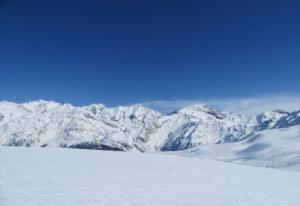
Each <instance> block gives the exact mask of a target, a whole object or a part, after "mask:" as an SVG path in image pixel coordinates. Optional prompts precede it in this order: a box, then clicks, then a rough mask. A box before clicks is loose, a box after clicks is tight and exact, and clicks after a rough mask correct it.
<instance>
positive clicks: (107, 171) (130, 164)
mask: <svg viewBox="0 0 300 206" xmlns="http://www.w3.org/2000/svg"><path fill="white" fill-rule="evenodd" d="M0 165H1V167H0V205H1V206H20V205H22V206H34V205H43V206H53V205H55V206H77V205H78V206H79V205H80V206H99V205H111V206H123V205H124V206H125V205H130V206H135V205H136V206H140V205H145V206H146V205H148V206H160V205H163V206H174V205H177V206H181V205H182V206H183V205H189V206H207V205H209V206H254V205H262V206H264V205H266V206H267V205H268V206H269V205H276V206H298V205H299V202H300V173H296V172H286V171H280V170H273V169H266V168H256V167H248V166H240V165H236V164H230V163H222V162H215V161H209V160H200V159H196V158H183V157H178V156H168V155H162V154H160V155H159V154H157V155H155V154H141V153H121V152H108V151H91V150H72V149H69V150H65V149H54V148H12V147H0Z"/></svg>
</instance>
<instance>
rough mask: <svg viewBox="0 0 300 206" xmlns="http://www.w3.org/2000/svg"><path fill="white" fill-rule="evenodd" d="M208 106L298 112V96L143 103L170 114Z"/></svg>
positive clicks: (252, 111)
mask: <svg viewBox="0 0 300 206" xmlns="http://www.w3.org/2000/svg"><path fill="white" fill-rule="evenodd" d="M198 103H201V104H208V105H210V106H212V107H215V108H219V109H222V110H225V111H230V112H235V113H241V114H246V115H256V114H259V113H262V112H265V111H270V110H274V109H283V110H286V111H293V110H300V95H271V96H270V95H269V96H261V97H250V98H226V99H210V100H170V101H168V100H156V101H150V102H145V103H143V104H144V105H145V106H147V107H150V108H153V109H155V110H158V111H161V112H172V111H174V110H176V109H178V108H181V107H184V106H187V105H190V104H198Z"/></svg>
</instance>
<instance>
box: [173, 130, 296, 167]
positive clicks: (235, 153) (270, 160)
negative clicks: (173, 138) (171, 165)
mask: <svg viewBox="0 0 300 206" xmlns="http://www.w3.org/2000/svg"><path fill="white" fill-rule="evenodd" d="M173 154H175V155H178V154H179V155H183V156H188V157H198V158H205V159H214V160H221V161H227V162H235V163H241V164H247V165H253V166H261V167H272V168H279V169H287V170H295V171H300V125H297V126H292V127H288V128H278V129H270V130H263V131H259V132H255V133H252V134H251V135H249V136H247V137H246V138H245V139H244V140H241V141H238V142H233V143H225V144H214V145H203V146H199V147H194V148H191V149H188V150H184V151H177V152H175V153H173Z"/></svg>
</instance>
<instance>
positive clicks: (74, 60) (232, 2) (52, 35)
mask: <svg viewBox="0 0 300 206" xmlns="http://www.w3.org/2000/svg"><path fill="white" fill-rule="evenodd" d="M0 2H1V3H0V99H1V100H4V99H5V100H10V101H15V102H24V101H29V100H35V99H46V100H55V101H59V102H70V103H72V104H75V105H83V104H90V103H93V102H101V103H104V104H106V105H108V106H114V105H120V104H121V105H122V104H123V105H124V104H132V103H138V102H151V101H155V100H167V101H173V100H174V101H177V100H190V101H193V100H198V99H224V98H244V97H253V96H263V95H266V94H268V95H269V94H277V93H281V94H287V93H289V94H290V93H292V94H298V93H299V91H300V38H299V37H300V15H299V11H300V1H297V0H294V1H291V0H282V1H277V0H273V1H269V0H248V1H247V0H243V1H241V0H219V1H218V0H206V1H201V0H199V1H176V0H160V1H155V0H152V1H142V0H137V1H126V0H122V1H114V0H110V1H108V0H107V1H101V0H98V1H96V0H81V1H80V0H64V1H63V0H43V1H39V0H0Z"/></svg>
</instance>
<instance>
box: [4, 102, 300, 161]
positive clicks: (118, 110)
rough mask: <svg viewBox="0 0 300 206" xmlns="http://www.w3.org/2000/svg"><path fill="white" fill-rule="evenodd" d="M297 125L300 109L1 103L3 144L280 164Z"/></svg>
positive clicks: (292, 149) (289, 154)
mask: <svg viewBox="0 0 300 206" xmlns="http://www.w3.org/2000/svg"><path fill="white" fill-rule="evenodd" d="M299 128H300V111H294V112H286V111H282V110H274V111H270V112H265V113H263V114H260V115H258V116H255V117H247V116H243V115H239V114H233V113H230V112H223V111H219V110H217V109H213V108H211V107H209V106H207V105H202V104H197V105H190V106H187V107H184V108H181V109H179V110H177V111H175V112H173V113H171V114H161V113H159V112H157V111H154V110H152V109H149V108H146V107H144V106H143V105H132V106H127V107H123V106H119V107H114V108H107V107H105V106H104V105H102V104H92V105H89V106H84V107H74V106H72V105H70V104H59V103H56V102H51V101H42V100H41V101H33V102H27V103H23V104H16V103H13V102H6V101H4V102H0V145H3V146H26V147H30V146H35V147H67V148H80V149H98V150H116V151H141V152H154V151H181V150H185V151H184V152H180V153H179V154H183V155H188V156H195V155H196V156H202V157H208V158H210V159H219V160H225V161H236V162H242V163H244V162H246V163H248V164H255V165H273V163H270V162H272V161H273V158H274V157H279V158H280V159H281V161H282V163H280V164H279V163H278V162H277V164H279V165H278V167H284V166H288V165H290V164H299V165H300V129H299ZM186 149H189V150H186ZM253 160H254V161H255V162H254V163H253V162H252V161H253ZM258 160H259V161H258Z"/></svg>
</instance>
